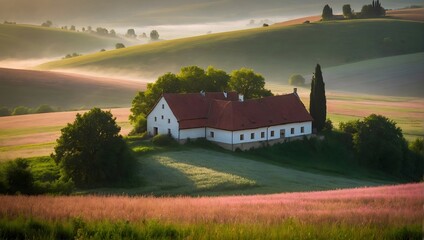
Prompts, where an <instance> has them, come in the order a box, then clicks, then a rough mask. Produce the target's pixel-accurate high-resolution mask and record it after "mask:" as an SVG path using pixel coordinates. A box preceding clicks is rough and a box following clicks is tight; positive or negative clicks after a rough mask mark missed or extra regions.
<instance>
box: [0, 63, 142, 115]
mask: <svg viewBox="0 0 424 240" xmlns="http://www.w3.org/2000/svg"><path fill="white" fill-rule="evenodd" d="M0 85H1V88H0V106H5V107H8V108H14V107H16V106H20V105H22V106H26V107H37V106H39V105H41V104H48V105H50V106H53V107H60V108H62V109H81V108H91V107H124V106H125V107H128V106H130V105H131V101H132V99H133V98H134V96H135V93H136V92H137V91H138V90H140V89H143V88H145V83H139V82H135V81H129V80H122V79H111V78H100V77H91V76H83V75H78V74H67V73H56V72H43V71H32V70H18V69H7V68H0Z"/></svg>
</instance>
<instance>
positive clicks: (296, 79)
mask: <svg viewBox="0 0 424 240" xmlns="http://www.w3.org/2000/svg"><path fill="white" fill-rule="evenodd" d="M289 84H290V85H293V86H303V85H305V78H304V77H303V76H302V75H300V74H293V75H291V76H290V78H289Z"/></svg>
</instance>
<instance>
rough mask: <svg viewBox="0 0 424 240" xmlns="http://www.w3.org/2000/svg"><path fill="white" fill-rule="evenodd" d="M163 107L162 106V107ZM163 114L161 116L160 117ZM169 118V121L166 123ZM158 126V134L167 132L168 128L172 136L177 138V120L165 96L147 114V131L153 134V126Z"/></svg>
mask: <svg viewBox="0 0 424 240" xmlns="http://www.w3.org/2000/svg"><path fill="white" fill-rule="evenodd" d="M162 107H163V108H162ZM162 116H163V118H162ZM155 117H156V121H155ZM168 119H169V123H168ZM155 127H157V128H158V134H168V129H170V130H171V134H172V136H173V137H174V138H178V128H179V125H178V122H177V119H176V118H175V116H174V114H173V113H172V111H171V109H170V108H169V105H168V103H167V102H166V100H165V98H163V97H162V98H161V99H160V100H159V102H158V103H157V104H156V106H155V108H154V109H153V110H152V111H151V112H150V114H149V115H148V116H147V133H148V134H149V135H153V133H154V130H153V129H154V128H155Z"/></svg>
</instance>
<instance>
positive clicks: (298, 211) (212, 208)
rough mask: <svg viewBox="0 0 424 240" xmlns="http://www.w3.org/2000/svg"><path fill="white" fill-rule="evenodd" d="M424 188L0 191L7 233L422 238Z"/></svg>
mask: <svg viewBox="0 0 424 240" xmlns="http://www.w3.org/2000/svg"><path fill="white" fill-rule="evenodd" d="M423 187H424V184H423V183H420V184H406V185H397V186H386V187H374V188H359V189H347V190H335V191H327V192H310V193H290V194H274V195H257V196H237V197H201V198H190V197H177V198H167V197H164V198H154V197H125V196H109V197H108V196H72V197H52V196H33V197H28V196H0V202H1V203H2V204H1V205H0V219H1V220H0V238H12V239H15V238H28V239H34V238H35V239H40V238H42V239H57V238H61V239H70V238H74V237H77V238H84V239H87V238H92V239H105V238H108V239H116V238H124V239H152V238H153V239H421V238H422V232H421V223H422V219H423V218H424V214H423V212H422V205H423V203H424V197H423V195H422V189H423ZM58 236H61V237H58Z"/></svg>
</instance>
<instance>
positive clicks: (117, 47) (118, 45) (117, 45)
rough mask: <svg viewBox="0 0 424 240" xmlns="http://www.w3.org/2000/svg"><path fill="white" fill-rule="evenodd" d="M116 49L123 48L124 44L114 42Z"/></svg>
mask: <svg viewBox="0 0 424 240" xmlns="http://www.w3.org/2000/svg"><path fill="white" fill-rule="evenodd" d="M115 48H116V49H120V48H125V45H124V44H123V43H117V44H115Z"/></svg>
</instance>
